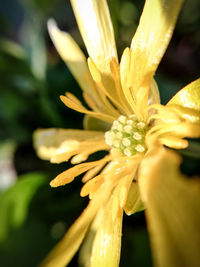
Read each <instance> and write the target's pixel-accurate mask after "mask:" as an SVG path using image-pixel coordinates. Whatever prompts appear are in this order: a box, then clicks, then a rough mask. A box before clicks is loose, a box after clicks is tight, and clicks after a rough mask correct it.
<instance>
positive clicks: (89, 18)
mask: <svg viewBox="0 0 200 267" xmlns="http://www.w3.org/2000/svg"><path fill="white" fill-rule="evenodd" d="M71 4H72V7H73V10H74V13H75V16H76V20H77V23H78V26H79V29H80V32H81V35H82V37H83V40H84V42H85V45H86V48H87V50H88V54H89V56H90V57H91V58H92V60H93V61H94V62H95V64H96V66H97V68H98V69H99V70H101V71H103V72H104V71H105V72H106V73H107V72H110V61H111V59H112V58H115V59H116V61H117V52H116V46H115V39H114V32H113V27H112V22H111V18H110V14H109V10H108V6H107V3H106V1H105V0H84V1H82V0H71Z"/></svg>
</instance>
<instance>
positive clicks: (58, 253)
mask: <svg viewBox="0 0 200 267" xmlns="http://www.w3.org/2000/svg"><path fill="white" fill-rule="evenodd" d="M108 196H109V191H106V190H104V192H100V194H98V196H96V198H95V199H94V200H91V201H90V203H89V205H88V206H87V208H86V209H85V210H84V211H83V213H82V214H81V216H80V217H79V218H78V219H77V220H76V221H75V223H74V224H73V225H72V226H71V227H70V229H69V230H68V232H67V233H66V234H65V236H64V237H63V239H62V240H61V241H60V242H59V243H58V245H57V246H56V247H55V248H54V249H53V250H52V251H51V253H50V254H49V255H48V256H47V258H46V259H45V260H44V262H43V263H42V264H41V267H58V266H59V267H64V266H66V265H67V264H68V263H69V261H70V260H71V259H72V257H73V256H74V254H75V253H76V251H77V250H78V248H79V246H80V244H81V243H82V241H83V239H84V237H85V234H86V232H87V230H88V228H89V226H90V224H91V222H92V220H93V219H94V216H95V215H96V213H97V211H98V210H99V208H100V206H101V205H103V203H104V202H106V200H107V199H108Z"/></svg>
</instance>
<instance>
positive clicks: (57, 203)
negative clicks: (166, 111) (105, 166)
mask: <svg viewBox="0 0 200 267" xmlns="http://www.w3.org/2000/svg"><path fill="white" fill-rule="evenodd" d="M108 4H109V6H110V11H111V16H112V20H113V24H114V30H115V36H116V43H117V47H118V51H119V56H121V54H122V51H123V49H124V48H125V47H126V46H128V45H129V44H130V42H131V38H132V36H133V34H134V32H135V30H136V27H137V25H138V21H139V17H140V14H141V11H142V8H143V4H144V1H140V0H134V1H127V0H108ZM199 10H200V3H199V0H190V1H189V0H187V1H185V5H184V7H183V10H182V13H181V15H180V18H179V21H178V24H177V27H176V31H175V34H174V36H173V39H172V41H171V43H170V46H169V48H168V50H167V53H166V54H165V56H164V58H163V60H162V62H161V64H160V67H159V70H158V72H157V74H156V77H155V78H156V80H157V82H158V85H159V89H160V94H161V99H162V102H163V103H166V102H167V101H168V99H169V98H170V97H171V96H172V95H174V94H175V93H176V92H177V91H178V90H179V89H180V88H182V87H183V86H184V85H186V84H188V83H189V82H191V81H193V80H194V79H196V78H198V77H199V76H200V65H199V62H200V13H199ZM49 17H54V18H55V19H56V20H57V21H58V24H59V26H60V27H61V28H62V29H65V30H67V31H69V32H70V33H71V34H72V35H73V37H74V38H75V39H76V40H77V42H78V43H79V45H80V46H81V48H82V49H83V50H84V52H86V50H85V47H84V45H83V42H82V39H81V37H80V35H79V33H78V30H77V26H76V24H75V19H74V17H73V13H72V9H71V7H70V4H69V1H68V2H67V3H66V1H64V0H51V1H47V0H42V1H41V0H21V1H20V0H8V1H4V2H2V4H1V5H0V25H1V32H0V93H1V96H0V110H1V112H0V143H2V142H12V143H13V144H14V145H15V148H16V150H15V152H14V151H13V153H14V161H13V168H14V169H15V171H16V173H17V174H18V177H17V180H16V183H15V184H14V185H10V188H8V189H7V190H6V191H4V192H3V193H1V195H0V241H1V242H0V260H1V266H5V267H12V266H16V267H17V266H20V267H22V266H30V267H31V266H33V267H34V266H37V265H38V263H39V262H40V261H41V260H42V259H43V258H44V257H45V255H46V254H47V253H48V251H49V250H50V249H51V248H52V247H53V246H54V245H55V244H56V243H57V242H58V240H59V239H60V238H61V237H62V236H63V234H64V232H65V231H66V229H67V228H68V227H69V226H70V225H71V224H72V222H73V221H74V220H75V218H77V216H78V215H79V214H80V213H81V211H82V209H83V208H84V206H85V205H86V204H87V199H81V198H80V197H79V190H80V187H81V182H80V181H79V179H77V181H75V182H74V183H72V184H70V185H68V186H66V187H63V188H56V189H51V188H50V187H49V185H48V182H49V181H50V180H51V179H52V178H53V177H54V176H55V175H56V174H58V173H60V172H61V171H62V170H65V169H66V168H68V167H69V166H70V164H69V163H66V164H60V165H51V164H50V163H48V162H44V161H41V160H39V159H38V158H37V156H36V155H35V153H34V150H33V148H32V133H33V131H34V130H35V129H37V128H47V127H61V128H79V129H80V128H82V125H83V123H82V118H83V116H82V115H81V114H78V113H76V112H74V111H71V110H69V109H68V108H66V107H65V106H64V105H63V104H62V103H61V101H60V100H59V95H61V94H63V93H65V91H67V90H68V91H71V92H73V93H74V94H75V95H76V96H78V97H79V98H80V99H81V97H82V96H81V91H80V89H79V87H78V85H77V83H76V81H75V80H74V79H73V77H72V75H71V74H70V72H69V70H68V69H67V67H66V66H65V64H64V63H63V62H62V61H61V60H60V58H59V56H58V55H57V52H56V51H55V48H54V47H53V45H52V43H51V41H50V39H49V37H48V34H47V29H46V22H47V19H48V18H49ZM190 152H191V151H190ZM5 154H6V153H5ZM183 154H184V153H183ZM191 157H192V161H191V160H190V158H191ZM184 159H185V160H184V166H183V169H184V171H185V172H189V173H190V174H193V173H194V172H195V173H199V167H198V166H199V158H198V157H197V158H196V160H195V161H194V160H193V156H192V155H191V154H190V157H188V153H187V151H186V154H185V158H184ZM0 160H1V159H0ZM4 162H5V159H4ZM0 166H3V165H0ZM3 168H4V167H3ZM188 170H189V171H188ZM0 186H1V179H0ZM123 233H124V234H123V240H122V258H121V265H120V266H122V267H126V266H131V265H134V266H140V267H141V266H151V265H152V264H151V254H150V248H149V241H148V235H147V230H146V226H145V219H144V214H143V213H142V212H140V213H138V214H136V215H133V216H131V217H127V216H125V218H124V230H123ZM70 266H77V258H76V257H75V259H74V260H73V261H72V263H71V264H70Z"/></svg>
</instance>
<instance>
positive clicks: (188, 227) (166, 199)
mask: <svg viewBox="0 0 200 267" xmlns="http://www.w3.org/2000/svg"><path fill="white" fill-rule="evenodd" d="M180 162H181V158H180V156H179V155H178V154H176V153H175V152H172V151H170V150H166V149H164V148H160V149H159V148H157V149H154V150H153V151H152V152H151V153H149V155H148V157H146V159H144V160H143V162H142V165H141V168H140V170H141V171H140V173H139V186H140V192H141V196H142V199H143V201H144V203H145V206H146V215H147V222H148V228H149V232H150V240H151V244H152V250H153V257H154V262H155V266H158V267H168V266H170V267H177V266H196V267H197V266H199V262H200V254H199V247H200V228H199V225H200V209H199V206H200V179H199V178H198V179H195V178H191V177H190V178H186V177H185V176H183V175H182V174H181V173H180V172H179V165H180Z"/></svg>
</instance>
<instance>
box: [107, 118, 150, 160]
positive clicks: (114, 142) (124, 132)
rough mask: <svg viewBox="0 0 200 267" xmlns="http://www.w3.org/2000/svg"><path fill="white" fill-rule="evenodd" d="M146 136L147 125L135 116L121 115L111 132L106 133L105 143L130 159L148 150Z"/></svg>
mask: <svg viewBox="0 0 200 267" xmlns="http://www.w3.org/2000/svg"><path fill="white" fill-rule="evenodd" d="M145 134H146V124H145V123H144V122H142V121H138V119H137V117H136V116H135V115H134V114H133V115H131V116H129V117H126V116H124V115H121V116H120V117H119V118H118V119H117V120H115V121H114V122H113V125H112V127H111V129H110V131H108V132H106V133H105V141H106V143H107V144H108V145H109V146H111V147H113V148H116V149H119V151H120V152H121V153H123V154H124V155H125V156H127V157H130V156H133V155H135V154H137V153H142V152H144V151H145V150H146V147H145Z"/></svg>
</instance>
